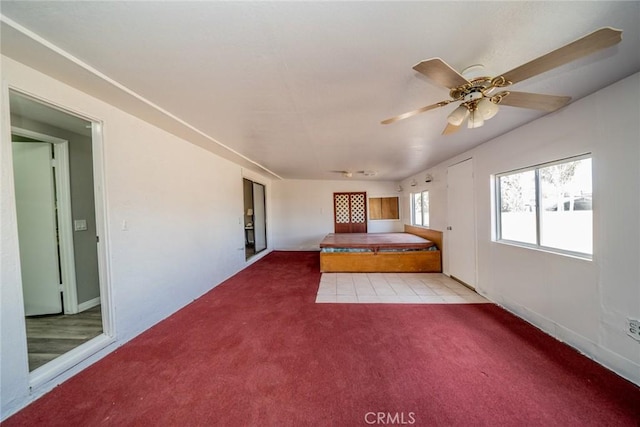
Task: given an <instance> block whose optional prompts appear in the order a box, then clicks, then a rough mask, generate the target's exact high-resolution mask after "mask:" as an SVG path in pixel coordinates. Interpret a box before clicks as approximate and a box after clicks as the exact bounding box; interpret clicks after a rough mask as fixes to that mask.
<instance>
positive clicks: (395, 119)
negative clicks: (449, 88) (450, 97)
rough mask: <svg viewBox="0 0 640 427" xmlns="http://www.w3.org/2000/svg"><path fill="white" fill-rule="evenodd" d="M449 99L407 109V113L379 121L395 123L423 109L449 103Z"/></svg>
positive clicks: (423, 110) (430, 108)
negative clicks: (410, 109)
mask: <svg viewBox="0 0 640 427" xmlns="http://www.w3.org/2000/svg"><path fill="white" fill-rule="evenodd" d="M450 102H451V101H440V102H438V103H436V104H431V105H427V106H426V107H422V108H418V109H417V110H413V111H409V112H408V113H404V114H400V115H399V116H395V117H391V118H390V119H386V120H383V121H381V122H380V123H381V124H383V125H388V124H391V123H395V122H397V121H399V120H403V119H407V118H409V117H413V116H415V115H416V114H420V113H424V112H425V111H429V110H433V109H434V108H438V107H444V106H445V105H447V104H449V103H450Z"/></svg>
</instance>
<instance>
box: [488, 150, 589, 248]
mask: <svg viewBox="0 0 640 427" xmlns="http://www.w3.org/2000/svg"><path fill="white" fill-rule="evenodd" d="M496 187H497V188H496V195H497V197H496V200H497V208H498V209H497V210H498V212H499V214H498V215H496V217H497V239H498V240H502V241H509V242H515V243H522V244H524V245H526V246H533V247H539V248H543V249H550V250H554V251H557V252H561V253H569V254H576V255H581V256H584V255H587V256H588V257H590V256H591V255H592V254H593V210H592V187H591V155H584V156H580V157H573V158H571V159H566V160H561V161H558V162H552V163H547V164H544V165H540V166H536V167H532V168H527V169H523V170H519V171H515V172H507V173H503V174H500V175H497V176H496Z"/></svg>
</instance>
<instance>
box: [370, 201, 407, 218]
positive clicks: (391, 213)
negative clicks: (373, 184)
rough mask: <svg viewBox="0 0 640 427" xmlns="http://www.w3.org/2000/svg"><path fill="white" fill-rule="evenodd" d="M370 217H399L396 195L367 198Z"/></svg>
mask: <svg viewBox="0 0 640 427" xmlns="http://www.w3.org/2000/svg"><path fill="white" fill-rule="evenodd" d="M369 218H370V219H372V220H373V219H400V209H399V201H398V198H397V197H372V198H370V199H369Z"/></svg>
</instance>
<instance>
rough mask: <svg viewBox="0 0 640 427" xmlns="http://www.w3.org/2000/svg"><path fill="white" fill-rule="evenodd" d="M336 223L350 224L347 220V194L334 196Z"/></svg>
mask: <svg viewBox="0 0 640 427" xmlns="http://www.w3.org/2000/svg"><path fill="white" fill-rule="evenodd" d="M335 204H336V223H338V224H347V223H349V222H350V218H349V195H348V194H336V195H335Z"/></svg>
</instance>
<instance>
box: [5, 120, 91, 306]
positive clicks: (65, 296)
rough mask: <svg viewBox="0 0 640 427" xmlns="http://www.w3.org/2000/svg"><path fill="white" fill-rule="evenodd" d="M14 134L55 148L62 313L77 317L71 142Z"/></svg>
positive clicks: (13, 129) (25, 132) (19, 131)
mask: <svg viewBox="0 0 640 427" xmlns="http://www.w3.org/2000/svg"><path fill="white" fill-rule="evenodd" d="M11 134H12V135H18V136H22V137H26V138H31V139H37V140H38V141H42V142H46V143H49V144H51V145H52V146H53V153H54V162H55V163H54V166H53V170H54V176H55V183H56V185H55V194H56V215H57V217H58V218H57V219H58V245H59V247H60V257H59V258H58V259H59V262H60V272H61V277H60V279H61V281H62V300H63V305H64V307H63V309H64V313H65V314H76V313H78V289H77V287H76V265H75V258H74V254H75V252H74V248H73V225H72V224H73V216H72V213H71V180H70V175H69V141H67V140H66V139H62V138H57V137H54V136H51V135H46V134H44V133H39V132H33V131H30V130H27V129H22V128H19V127H17V126H11Z"/></svg>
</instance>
